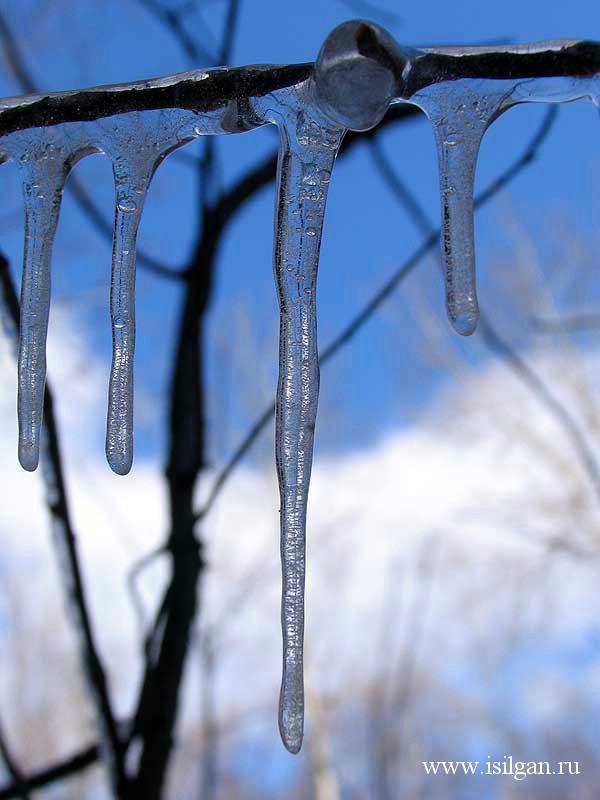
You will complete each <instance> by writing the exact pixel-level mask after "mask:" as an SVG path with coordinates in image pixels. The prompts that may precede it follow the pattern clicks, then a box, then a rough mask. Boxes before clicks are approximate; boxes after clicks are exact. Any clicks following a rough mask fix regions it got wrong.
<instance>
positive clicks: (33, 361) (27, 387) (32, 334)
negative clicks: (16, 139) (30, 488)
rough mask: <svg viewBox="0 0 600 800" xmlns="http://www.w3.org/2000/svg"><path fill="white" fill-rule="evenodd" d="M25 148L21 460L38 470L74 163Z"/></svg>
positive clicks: (19, 408) (19, 401)
mask: <svg viewBox="0 0 600 800" xmlns="http://www.w3.org/2000/svg"><path fill="white" fill-rule="evenodd" d="M36 155H37V154H36V153H35V152H33V153H29V154H28V153H25V154H23V156H22V157H21V160H20V162H19V166H20V168H21V174H22V186H23V200H24V207H25V243H24V252H23V276H22V283H21V324H20V338H19V361H18V399H17V415H18V421H19V461H20V462H21V465H22V466H23V467H24V469H26V470H29V471H33V470H35V469H36V468H37V465H38V462H39V448H40V428H41V424H42V416H43V406H44V386H45V382H46V338H47V332H48V316H49V312H50V262H51V258H52V245H53V242H54V235H55V233H56V226H57V224H58V216H59V212H60V204H61V198H62V191H63V186H64V182H65V179H66V176H67V173H68V167H67V165H66V164H65V162H64V161H63V160H62V159H57V158H52V157H48V156H47V155H46V157H43V158H39V159H38V158H37V157H36Z"/></svg>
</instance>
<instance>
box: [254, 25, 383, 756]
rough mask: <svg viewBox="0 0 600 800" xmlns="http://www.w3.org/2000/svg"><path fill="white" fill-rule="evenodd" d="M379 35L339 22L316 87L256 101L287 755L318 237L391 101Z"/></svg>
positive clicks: (293, 716)
mask: <svg viewBox="0 0 600 800" xmlns="http://www.w3.org/2000/svg"><path fill="white" fill-rule="evenodd" d="M361 37H362V39H361ZM381 37H387V34H385V32H381V29H379V28H377V27H376V26H370V25H366V24H364V23H349V24H347V25H343V26H340V28H338V29H336V30H335V31H333V33H332V34H331V35H330V37H328V39H327V40H326V42H325V44H324V45H323V48H322V49H321V53H320V54H319V59H318V61H317V65H316V68H315V77H314V81H313V80H308V81H307V82H306V83H305V84H304V85H300V86H296V87H290V88H288V89H286V90H282V91H280V92H274V93H272V95H271V96H270V98H267V99H266V100H265V101H262V102H258V103H257V104H256V109H257V111H259V113H261V114H262V115H263V117H264V118H266V119H269V120H270V121H272V122H274V123H275V124H277V126H278V128H279V136H280V140H279V141H280V144H279V158H278V178H277V196H276V216H275V244H274V270H275V279H276V285H277V293H278V299H279V307H280V315H281V322H280V339H279V381H278V386H277V401H276V420H275V424H276V431H275V439H276V443H275V450H276V462H277V474H278V479H279V492H280V498H281V510H280V514H281V561H282V571H283V587H282V607H281V624H282V633H283V675H282V682H281V693H280V700H279V729H280V733H281V737H282V740H283V742H284V744H285V746H286V748H287V749H288V750H289V751H290V752H291V753H297V752H298V751H299V750H300V747H301V745H302V737H303V728H304V681H303V642H304V580H305V548H306V509H307V502H308V489H309V482H310V473H311V466H312V453H313V440H314V431H315V423H316V415H317V402H318V393H319V363H318V352H317V323H316V283H317V269H318V261H319V250H320V245H321V233H322V229H323V219H324V214H325V203H326V198H327V189H328V185H329V180H330V177H331V171H332V169H333V163H334V160H335V156H336V154H337V150H338V148H339V145H340V143H341V140H342V137H343V135H344V133H345V130H346V128H348V127H351V128H353V129H355V130H366V129H367V128H370V127H372V126H373V125H375V124H376V123H377V122H378V121H379V120H380V119H381V117H382V116H383V114H384V113H385V111H386V110H387V108H388V106H389V101H390V98H391V97H392V96H393V88H394V81H395V79H394V77H393V76H391V75H390V71H389V69H388V68H387V67H383V66H381V65H380V64H379V63H377V62H376V61H375V60H374V58H373V56H372V55H365V54H364V52H362V51H360V52H359V48H358V44H357V39H358V40H359V41H362V43H363V45H364V46H365V47H367V45H369V46H373V45H374V44H378V43H379V44H380V43H381V42H380V38H381ZM388 40H389V37H387V38H386V39H385V41H386V43H388ZM365 42H366V44H365ZM389 42H391V40H389ZM392 45H393V43H392ZM367 49H368V48H367ZM373 49H375V50H377V48H375V47H373ZM377 53H378V54H379V53H380V51H377Z"/></svg>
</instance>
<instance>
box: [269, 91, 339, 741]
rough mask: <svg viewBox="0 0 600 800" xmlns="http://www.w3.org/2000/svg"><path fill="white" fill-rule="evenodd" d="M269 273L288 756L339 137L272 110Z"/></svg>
mask: <svg viewBox="0 0 600 800" xmlns="http://www.w3.org/2000/svg"><path fill="white" fill-rule="evenodd" d="M269 116H270V117H271V119H272V120H273V121H274V122H275V123H276V124H277V125H278V127H279V136H280V139H279V142H280V144H279V163H278V179H277V193H276V213H275V242H274V271H275V281H276V286H277V295H278V300H279V307H280V315H281V322H280V339H279V381H278V386H277V400H276V432H275V453H276V462H277V475H278V479H279V493H280V499H281V509H280V514H281V563H282V572H283V586H282V605H281V625H282V634H283V675H282V682H281V693H280V702H279V729H280V733H281V738H282V740H283V743H284V744H285V746H286V748H287V749H288V750H289V751H290V752H291V753H297V752H298V751H299V750H300V747H301V745H302V737H303V728H304V682H303V643H304V578H305V546H306V508H307V501H308V488H309V483H310V473H311V466H312V453H313V441H314V431H315V423H316V415H317V403H318V395H319V361H318V352H317V322H316V285H317V268H318V262H319V250H320V246H321V233H322V229H323V218H324V213H325V202H326V197H327V189H328V185H329V179H330V176H331V170H332V168H333V162H334V160H335V156H336V153H337V150H338V147H339V145H340V142H341V139H342V136H343V133H344V131H343V129H342V128H334V127H333V126H331V124H329V123H327V122H326V121H325V120H324V119H323V118H322V117H321V116H320V115H319V114H318V112H316V110H314V109H311V110H310V112H309V111H308V110H302V105H301V104H299V106H298V107H291V108H290V107H288V108H285V107H284V106H283V105H281V106H280V107H279V108H277V109H275V110H272V111H271V112H270V114H269Z"/></svg>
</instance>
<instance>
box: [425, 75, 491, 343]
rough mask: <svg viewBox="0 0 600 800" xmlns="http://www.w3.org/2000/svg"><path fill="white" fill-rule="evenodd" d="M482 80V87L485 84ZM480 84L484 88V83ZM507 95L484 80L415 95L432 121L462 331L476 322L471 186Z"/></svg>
mask: <svg viewBox="0 0 600 800" xmlns="http://www.w3.org/2000/svg"><path fill="white" fill-rule="evenodd" d="M482 83H483V84H484V85H483V86H481V84H482ZM480 86H481V88H480ZM503 100H504V94H498V90H497V89H496V91H495V92H494V91H491V90H490V87H489V85H488V86H487V87H486V86H485V82H481V81H471V80H458V81H453V82H448V83H438V84H434V85H432V86H428V87H427V88H426V89H423V90H421V91H420V92H418V93H417V94H416V95H414V96H413V97H412V98H411V101H412V102H414V103H415V104H416V105H419V106H420V107H421V108H422V109H423V110H424V111H425V113H426V114H427V116H428V118H429V120H430V121H431V123H432V125H433V130H434V135H435V141H436V146H437V152H438V164H439V176H440V199H441V211H442V255H443V262H444V276H445V284H446V309H447V312H448V318H449V319H450V322H451V323H452V325H453V327H454V329H455V330H456V331H457V332H458V333H460V334H461V335H462V336H468V335H469V334H471V333H473V331H474V330H475V328H476V327H477V321H478V318H479V309H478V304H477V290H476V285H475V242H474V231H473V191H474V182H475V168H476V164H477V156H478V153H479V146H480V143H481V139H482V137H483V134H484V133H485V131H486V129H487V128H488V126H489V125H490V124H491V122H492V121H493V119H494V118H495V117H496V116H497V115H498V114H499V113H500V110H501V109H502V108H503Z"/></svg>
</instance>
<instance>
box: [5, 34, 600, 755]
mask: <svg viewBox="0 0 600 800" xmlns="http://www.w3.org/2000/svg"><path fill="white" fill-rule="evenodd" d="M578 44H584V45H585V44H586V43H578V42H569V41H562V42H555V43H553V42H543V43H540V44H538V45H527V46H516V47H514V48H509V49H508V51H509V52H508V55H511V54H512V55H514V56H518V55H523V54H525V55H527V56H528V57H529V56H532V55H534V56H535V54H536V53H541V54H542V55H543V54H544V53H548V52H550V56H551V58H553V52H552V51H558V50H561V49H563V48H570V47H575V48H576V47H577V46H578ZM588 44H589V43H588ZM494 53H496V54H501V55H502V54H503V55H507V48H460V49H457V48H440V49H437V50H434V49H422V50H418V49H401V48H400V47H399V46H398V45H397V44H396V42H394V40H393V39H392V38H391V37H390V35H389V34H388V33H387V32H386V31H384V30H383V29H381V28H380V27H378V26H377V25H374V24H372V23H367V22H363V21H360V20H359V21H353V22H348V23H344V24H343V25H341V26H339V27H338V28H336V29H335V30H334V31H332V33H331V34H330V35H329V36H328V37H327V39H326V41H325V43H324V45H323V47H322V48H321V51H320V53H319V56H318V58H317V61H316V63H315V65H314V69H313V70H312V73H310V74H308V77H302V78H299V79H297V82H296V83H292V85H287V86H285V88H277V89H274V90H273V91H270V92H266V91H265V92H264V93H262V94H260V96H256V97H255V96H251V95H244V94H243V86H244V85H245V84H244V81H245V80H246V79H249V78H248V76H249V75H250V73H251V76H252V79H257V80H259V81H260V80H264V79H267V78H268V76H269V72H270V70H271V68H269V67H252V68H248V72H247V73H246V72H244V70H239V71H238V72H237V73H236V74H237V78H236V79H235V80H234V81H233V82H232V83H231V84H230V85H231V86H232V87H234V89H235V91H233V94H232V96H231V97H229V96H226V97H225V96H221V94H222V91H221V89H220V87H221V86H222V83H223V80H224V79H225V80H228V79H229V77H230V73H231V72H232V71H228V70H209V71H206V72H205V71H195V72H191V73H184V74H182V75H179V76H178V75H175V76H168V77H166V78H160V79H157V80H154V81H145V82H143V83H142V84H136V85H135V87H134V90H133V91H134V93H135V92H136V91H137V90H144V89H158V90H161V91H162V90H168V89H169V88H172V87H176V88H177V91H178V92H179V90H180V88H181V87H182V86H183V85H184V84H185V87H186V91H190V86H191V87H192V89H193V92H195V95H194V97H195V98H196V100H197V107H195V106H194V108H193V109H192V110H190V109H186V108H179V107H178V108H154V110H143V111H142V110H140V111H119V112H115V113H113V114H112V115H109V116H106V117H101V118H99V119H90V120H86V121H70V122H62V123H54V122H53V121H52V120H50V122H49V123H48V124H47V125H46V126H45V127H39V128H36V127H29V128H25V129H23V130H15V131H14V132H12V133H8V134H5V135H4V136H0V163H2V162H3V161H12V162H14V163H15V164H16V165H17V168H18V170H19V173H20V176H21V183H22V187H23V201H24V208H25V241H24V254H23V278H22V288H21V323H20V334H19V358H18V420H19V460H20V462H21V464H22V465H23V467H24V468H25V469H28V470H34V469H35V468H36V466H37V464H38V458H39V455H38V454H39V441H40V427H41V423H42V412H43V397H44V382H45V375H46V352H45V351H46V335H47V327H48V315H49V308H50V283H51V279H50V262H51V255H52V244H53V240H54V235H55V231H56V227H57V223H58V217H59V212H60V204H61V198H62V192H63V188H64V184H65V181H66V180H67V178H68V174H69V172H70V170H71V168H72V167H73V165H74V164H75V163H76V162H77V161H78V160H79V159H81V158H83V157H85V156H88V155H90V154H92V153H101V154H104V155H105V156H107V157H108V158H110V159H111V162H112V167H113V175H114V183H115V209H114V236H113V250H112V275H111V281H110V316H111V326H112V339H113V355H112V364H111V369H110V379H109V389H108V414H107V433H106V455H107V459H108V462H109V464H110V466H111V467H112V469H113V470H114V471H115V472H117V473H120V474H125V473H127V472H128V471H129V469H130V468H131V463H132V459H133V369H134V348H135V302H134V292H135V250H136V238H137V232H138V228H139V224H140V220H141V216H142V212H143V207H144V200H145V197H146V194H147V191H148V188H149V185H150V182H151V180H152V176H153V174H154V172H155V170H156V168H157V167H158V165H159V164H160V162H161V161H162V160H163V159H164V158H165V157H166V156H167V155H168V154H169V153H170V152H171V151H173V150H175V149H176V148H178V147H180V146H183V145H185V144H186V143H188V142H190V141H192V140H193V139H195V138H196V137H198V136H201V135H206V134H224V133H242V132H244V131H247V130H250V129H252V128H255V127H258V126H260V125H264V124H273V125H276V126H277V128H278V131H279V154H278V173H277V189H276V202H275V236H274V251H273V252H274V256H273V263H274V273H275V283H276V290H277V296H278V300H279V308H280V319H281V322H280V343H279V380H278V386H277V399H276V441H275V452H276V464H277V475H278V480H279V491H280V500H281V509H280V526H281V561H282V573H283V581H282V607H281V621H282V633H283V675H282V684H281V693H280V707H279V727H280V732H281V736H282V739H283V741H284V744H285V746H286V747H287V748H288V750H289V751H290V752H292V753H297V752H298V751H299V750H300V747H301V744H302V737H303V727H304V686H303V642H304V581H305V548H306V512H307V503H308V491H309V483H310V474H311V466H312V456H313V442H314V433H315V424H316V416H317V403H318V393H319V361H318V349H317V320H316V289H317V270H318V263H319V250H320V244H321V236H322V231H323V223H324V215H325V203H326V199H327V190H328V186H329V183H330V180H331V174H332V170H333V165H334V160H335V157H336V154H337V152H338V148H339V146H340V144H341V142H342V139H343V136H344V134H345V132H346V131H347V130H353V131H366V130H369V129H370V128H372V127H373V126H375V125H376V124H377V123H378V122H380V121H381V119H382V118H383V116H384V115H385V114H386V112H387V110H388V108H389V106H390V105H393V104H397V103H410V104H413V105H417V106H419V107H420V108H421V109H422V110H423V111H424V112H425V114H426V115H427V117H428V119H429V120H430V122H431V124H432V126H433V130H434V135H435V141H436V147H437V154H438V164H439V179H440V195H441V214H442V255H443V260H444V266H445V286H446V306H447V311H448V316H449V318H450V321H451V322H452V324H453V326H454V327H455V329H456V330H457V331H458V332H459V333H461V334H463V335H466V334H470V333H472V332H473V330H474V329H475V327H476V325H477V316H478V309H477V293H476V285H475V248H474V230H473V184H474V178H475V171H476V163H477V156H478V151H479V146H480V143H481V139H482V137H483V135H484V133H485V131H486V130H487V128H488V127H489V126H490V125H491V124H492V122H493V121H494V120H495V119H496V118H497V117H498V116H499V115H500V114H502V113H504V111H506V110H507V109H508V108H510V107H511V106H513V105H515V104H518V103H524V102H543V103H560V102H570V101H572V100H576V99H580V98H588V99H592V100H593V102H594V103H595V104H596V105H597V106H599V107H600V73H596V74H592V75H585V76H583V77H569V78H567V77H543V78H538V77H536V78H531V77H525V78H511V79H509V80H508V79H505V78H504V77H503V76H502V77H496V78H494V77H489V75H488V76H487V77H485V78H480V77H477V78H475V77H469V78H465V77H461V76H460V75H459V74H458V72H460V70H459V71H458V72H457V74H452V70H454V69H455V67H456V64H457V63H458V64H460V61H461V59H462V58H463V57H465V58H466V57H471V56H473V57H475V58H477V57H479V56H481V55H482V54H483V55H484V56H485V57H489V56H491V58H492V62H493V60H494V57H495V56H494ZM436 56H439V57H440V58H441V59H445V61H444V64H445V66H444V69H445V70H446V72H443V73H442V74H441V75H437V74H432V73H431V67H427V66H426V67H425V68H423V67H422V65H423V63H424V62H426V64H431V63H432V61H431V59H432V58H433V60H434V62H435V58H436ZM427 59H429V61H427ZM453 61H454V62H455V63H454V64H452V62H453ZM492 62H488V63H492ZM440 63H441V62H440ZM420 65H421V67H420ZM438 66H439V64H438ZM428 69H429V72H428ZM486 69H487V67H486ZM448 70H449V72H448ZM301 71H302V70H301ZM419 71H421V76H422V75H423V74H426V79H421V80H420V82H419V74H420V72H419ZM233 72H236V71H235V70H234V71H233ZM303 72H304V75H306V74H307V72H306V70H305V71H303ZM449 75H450V77H449ZM414 76H417V77H416V78H415V77H414ZM440 78H442V79H440ZM295 80H296V79H295ZM288 83H289V82H288ZM228 85H229V84H228ZM240 87H242V88H240ZM106 90H111V91H112V93H113V95H116V102H117V105H118V100H119V95H120V94H121V93H122V92H124V93H127V92H131V86H127V85H126V86H122V87H105V88H104V89H102V88H100V89H92V90H88V93H89V94H90V95H94V93H96V92H99V93H101V92H102V91H106ZM220 92H221V94H220ZM73 95H75V100H77V97H76V95H77V93H76V92H75V93H64V94H63V95H60V96H59V97H58V99H57V102H58V103H60V102H61V101H63V100H65V101H70V100H72V99H73V98H72V96H73ZM55 97H56V96H55ZM49 98H50V105H51V103H52V102H53V100H52V97H51V96H33V97H31V98H26V99H18V98H17V99H12V100H11V99H9V100H5V101H2V103H0V120H1V119H2V115H3V113H4V112H7V113H10V112H11V111H12V110H14V109H15V107H19V106H24V107H28V106H32V107H35V105H36V103H42V104H44V103H46V105H48V100H49ZM112 101H113V102H115V96H113V97H112ZM362 201H363V198H358V199H357V202H362Z"/></svg>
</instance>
